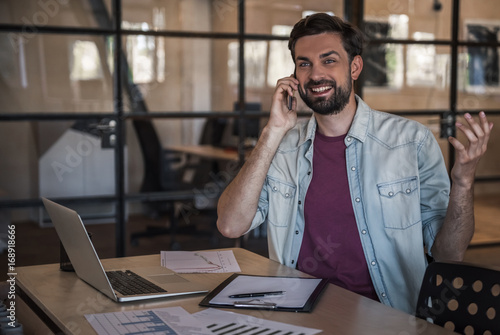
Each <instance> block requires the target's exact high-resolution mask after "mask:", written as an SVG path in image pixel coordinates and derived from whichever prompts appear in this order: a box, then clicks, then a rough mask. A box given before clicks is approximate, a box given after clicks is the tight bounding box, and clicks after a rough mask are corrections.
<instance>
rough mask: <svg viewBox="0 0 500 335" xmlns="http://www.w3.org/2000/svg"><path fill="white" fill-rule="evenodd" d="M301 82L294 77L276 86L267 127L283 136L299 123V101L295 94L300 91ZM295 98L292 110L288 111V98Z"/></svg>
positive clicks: (284, 79)
mask: <svg viewBox="0 0 500 335" xmlns="http://www.w3.org/2000/svg"><path fill="white" fill-rule="evenodd" d="M298 85H299V81H298V80H297V79H295V78H294V77H293V75H292V76H290V77H285V78H281V79H280V80H278V83H277V84H276V89H275V91H274V95H273V101H272V106H271V115H270V116H269V121H268V123H267V127H268V128H269V129H270V130H271V131H279V132H280V133H282V134H283V135H284V134H285V133H286V132H287V131H288V130H290V129H292V128H293V127H294V126H295V124H296V123H297V112H296V108H297V99H295V98H294V97H293V92H294V91H297V90H298ZM289 96H290V97H293V101H292V109H291V110H289V109H288V97H289Z"/></svg>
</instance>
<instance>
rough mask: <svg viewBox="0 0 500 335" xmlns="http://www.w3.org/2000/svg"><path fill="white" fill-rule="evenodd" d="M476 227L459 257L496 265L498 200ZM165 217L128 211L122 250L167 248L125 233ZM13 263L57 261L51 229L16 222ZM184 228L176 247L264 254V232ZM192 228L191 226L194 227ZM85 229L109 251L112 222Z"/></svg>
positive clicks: (200, 224) (479, 208)
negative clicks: (244, 234) (227, 234)
mask: <svg viewBox="0 0 500 335" xmlns="http://www.w3.org/2000/svg"><path fill="white" fill-rule="evenodd" d="M475 208H476V232H475V235H474V238H473V240H472V242H471V245H470V247H469V249H468V251H467V254H466V257H465V261H466V262H470V263H476V264H481V265H485V266H494V267H499V268H500V220H499V219H498V218H500V199H499V198H491V199H490V198H487V199H479V200H478V201H477V202H476V206H475ZM167 222H168V219H167V218H165V217H161V218H159V219H152V218H147V217H144V216H137V215H136V216H131V217H129V223H128V227H127V236H128V237H127V244H126V255H127V256H134V255H144V254H152V253H159V252H160V251H162V250H170V249H171V246H172V241H171V238H170V236H169V235H158V236H155V237H152V238H141V239H139V240H138V241H137V243H131V241H130V234H132V233H134V232H138V231H142V230H144V229H145V227H147V226H151V227H156V228H162V227H164V226H166V224H167ZM15 227H16V228H15V266H27V265H36V264H46V263H57V262H59V259H60V244H59V240H58V237H57V235H56V233H55V230H54V229H53V228H40V227H39V226H38V225H37V224H36V223H35V222H20V223H16V225H15ZM183 228H184V229H187V230H188V234H179V235H178V236H177V239H176V241H175V242H176V243H178V245H177V246H178V247H180V249H181V250H203V249H213V248H225V247H233V246H235V245H237V244H239V245H241V246H243V247H245V248H247V249H249V250H251V251H253V252H256V253H258V254H261V255H264V256H267V240H266V238H265V237H262V236H261V237H256V236H250V237H249V238H248V239H246V240H239V239H238V240H234V239H228V238H224V237H223V236H222V235H220V234H219V233H218V232H215V233H214V232H213V228H214V219H213V217H212V218H211V219H206V218H203V217H200V218H195V219H193V220H191V222H190V224H189V225H185V226H184V227H183ZM194 228H196V229H194ZM87 230H88V231H89V232H91V233H92V241H93V243H94V245H95V248H96V251H97V253H98V255H99V256H100V257H101V258H111V257H114V256H115V250H116V247H115V243H114V225H113V224H90V225H88V226H87ZM7 262H8V259H7V254H6V252H4V253H3V254H1V257H0V267H1V268H3V269H7ZM7 272H8V271H1V273H0V280H2V281H3V280H6V279H7Z"/></svg>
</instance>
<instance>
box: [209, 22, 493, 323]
mask: <svg viewBox="0 0 500 335" xmlns="http://www.w3.org/2000/svg"><path fill="white" fill-rule="evenodd" d="M289 48H290V50H291V54H292V57H293V60H294V62H295V76H291V77H287V78H283V79H280V80H279V81H278V83H277V86H276V90H275V93H274V96H273V101H272V106H271V112H270V118H269V122H268V123H267V125H266V126H265V127H264V129H263V131H262V134H261V136H260V138H259V141H258V143H257V145H256V147H255V149H254V150H253V152H252V154H251V156H250V157H249V159H248V160H247V161H246V163H245V164H244V166H243V167H242V169H241V171H240V172H239V174H238V175H237V176H236V177H235V178H234V180H233V181H232V182H231V183H230V184H229V185H228V187H227V188H226V190H225V191H224V193H223V194H222V195H221V197H220V200H219V205H218V215H219V218H218V222H217V225H218V228H219V230H220V231H221V232H222V234H223V235H225V236H227V237H233V238H235V237H239V236H241V235H242V234H245V233H246V232H248V231H249V230H251V229H253V228H255V227H257V226H258V225H260V224H261V223H263V222H265V221H267V222H268V244H269V256H270V258H271V259H274V260H277V261H279V262H281V263H282V264H285V265H287V266H290V267H297V268H298V269H299V270H302V271H304V272H307V273H310V274H312V275H315V276H317V277H326V278H329V279H330V281H331V282H332V283H334V284H336V285H339V286H342V287H345V288H347V289H349V290H352V291H354V292H357V293H359V294H363V295H365V296H367V297H370V298H372V299H375V300H379V301H380V302H382V303H384V304H387V305H390V306H393V307H395V308H398V309H401V310H404V311H406V312H409V313H413V312H414V310H415V306H416V300H417V296H418V292H419V289H420V284H421V281H422V278H423V274H424V271H425V268H426V265H427V262H426V257H425V252H424V251H427V252H428V254H429V255H431V256H432V257H434V258H435V259H436V260H441V261H448V260H461V259H463V256H464V253H465V250H466V248H467V245H468V243H469V242H470V239H471V238H472V234H473V231H474V215H473V183H474V174H475V169H476V166H477V163H478V161H479V159H480V157H481V156H482V155H483V154H484V152H485V151H486V144H487V142H488V138H489V134H490V130H491V128H492V126H493V125H492V124H491V123H489V122H488V121H487V119H486V116H485V115H484V113H480V116H479V122H476V121H475V120H474V119H473V118H472V117H471V116H470V115H469V114H466V115H465V119H466V120H467V123H468V127H467V126H465V125H463V124H460V123H457V128H458V129H460V131H462V132H463V133H464V134H465V136H466V137H467V139H468V141H469V143H467V144H466V145H463V144H462V143H460V142H459V141H458V140H457V139H455V138H452V137H450V139H449V141H450V143H451V144H452V145H453V146H454V148H455V150H456V157H457V159H456V163H455V165H454V167H453V169H452V171H451V179H452V182H453V186H452V187H451V190H450V183H449V177H448V174H447V171H446V168H445V164H444V161H443V157H442V154H441V151H440V149H439V146H438V144H437V142H436V140H435V138H434V136H433V135H432V133H431V132H430V131H429V129H427V128H426V127H424V126H423V125H421V124H420V123H417V122H414V121H411V120H408V119H405V118H401V117H398V116H394V115H390V114H386V113H382V112H378V111H374V110H372V109H370V108H369V107H368V106H367V105H366V104H365V103H364V102H363V100H361V99H360V98H359V97H358V96H356V95H355V93H354V89H353V82H354V80H356V79H358V77H359V75H360V74H361V71H362V68H363V60H362V58H361V51H362V36H361V34H360V32H359V31H358V30H357V29H355V28H354V27H352V26H351V25H350V24H348V23H345V22H343V21H342V20H341V19H339V18H337V17H331V16H329V15H326V14H315V15H312V16H309V17H307V18H305V19H302V20H301V21H299V22H298V23H297V24H296V25H295V27H294V29H293V30H292V32H291V34H290V40H289ZM294 91H298V92H299V94H300V97H301V98H302V100H303V101H304V102H305V103H306V104H307V105H308V106H309V107H310V108H311V109H312V110H313V112H314V113H313V116H312V118H311V119H310V120H309V121H307V122H297V116H296V113H295V108H296V104H297V103H296V101H295V99H294V101H293V103H292V109H291V110H289V109H288V107H287V99H288V96H292V95H293V93H294Z"/></svg>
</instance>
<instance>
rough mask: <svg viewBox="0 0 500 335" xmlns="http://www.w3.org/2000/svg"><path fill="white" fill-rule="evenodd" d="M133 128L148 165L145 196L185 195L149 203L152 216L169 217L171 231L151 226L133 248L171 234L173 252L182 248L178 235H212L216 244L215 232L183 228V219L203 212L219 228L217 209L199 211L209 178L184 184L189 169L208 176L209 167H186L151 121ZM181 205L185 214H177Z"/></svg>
mask: <svg viewBox="0 0 500 335" xmlns="http://www.w3.org/2000/svg"><path fill="white" fill-rule="evenodd" d="M133 126H134V129H135V131H136V134H137V138H138V140H139V144H140V147H141V151H142V154H143V161H144V178H143V182H142V186H141V189H140V191H141V193H156V192H164V191H185V192H183V196H182V197H181V198H182V199H179V200H172V201H165V200H160V201H148V202H147V203H145V204H144V205H145V208H146V209H147V213H148V216H150V217H153V218H159V217H161V216H162V215H164V214H167V215H168V216H169V221H170V226H169V227H157V226H148V227H147V228H146V230H145V231H141V232H136V233H133V234H131V243H132V245H137V244H138V242H139V238H142V237H154V236H158V235H163V234H168V235H170V238H171V243H170V248H171V249H172V250H177V249H180V244H179V243H178V242H177V241H176V235H177V234H189V235H204V236H206V235H208V236H210V237H211V242H212V243H213V244H215V243H216V240H217V238H216V236H215V233H214V231H215V230H216V229H211V230H210V231H208V232H207V231H203V232H202V231H197V230H196V227H195V226H194V225H192V224H189V225H184V226H182V227H181V226H180V225H179V219H180V218H183V219H186V218H185V217H186V216H187V215H192V214H200V213H202V212H203V214H204V215H205V216H207V217H208V218H209V219H210V220H212V221H213V228H215V222H216V212H215V209H213V208H202V209H197V208H195V206H196V203H197V202H199V201H197V197H199V195H197V194H196V192H194V191H195V190H196V189H203V186H204V183H206V182H207V179H206V178H200V177H199V176H197V175H199V173H198V174H197V173H196V172H195V177H194V178H193V181H192V182H189V183H187V182H184V181H183V179H184V174H185V173H186V171H187V170H188V169H194V170H197V171H202V172H203V173H201V174H202V175H208V171H209V170H208V169H207V167H206V166H205V164H197V165H196V166H190V165H186V164H185V163H186V162H185V158H184V157H183V155H184V154H183V153H180V152H175V151H172V150H167V149H164V148H163V147H162V145H161V142H160V140H159V138H158V135H157V132H156V129H155V127H154V125H153V124H152V122H151V120H141V119H136V120H134V121H133ZM179 203H181V204H182V205H183V206H181V207H182V210H181V211H176V206H175V205H176V204H179Z"/></svg>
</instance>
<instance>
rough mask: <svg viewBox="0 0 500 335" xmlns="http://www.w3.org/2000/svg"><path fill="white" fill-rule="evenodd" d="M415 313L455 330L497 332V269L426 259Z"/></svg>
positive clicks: (499, 295) (499, 298)
mask: <svg viewBox="0 0 500 335" xmlns="http://www.w3.org/2000/svg"><path fill="white" fill-rule="evenodd" d="M416 316H417V317H419V318H422V319H425V320H427V321H429V322H433V323H434V324H437V325H440V326H442V327H445V328H447V329H449V330H453V331H455V332H458V333H463V334H500V271H499V270H494V269H488V268H484V267H479V266H476V265H471V264H465V263H443V262H433V263H430V264H429V266H428V267H427V270H426V272H425V275H424V279H423V281H422V287H421V289H420V294H419V297H418V302H417V311H416Z"/></svg>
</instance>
